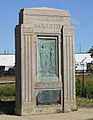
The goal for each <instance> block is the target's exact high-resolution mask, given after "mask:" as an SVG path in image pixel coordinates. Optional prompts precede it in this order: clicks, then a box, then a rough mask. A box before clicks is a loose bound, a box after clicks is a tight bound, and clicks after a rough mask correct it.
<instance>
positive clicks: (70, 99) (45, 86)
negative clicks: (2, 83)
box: [15, 8, 76, 115]
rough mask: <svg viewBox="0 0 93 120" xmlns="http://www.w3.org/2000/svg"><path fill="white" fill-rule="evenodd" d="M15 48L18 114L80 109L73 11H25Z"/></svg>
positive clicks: (16, 35)
mask: <svg viewBox="0 0 93 120" xmlns="http://www.w3.org/2000/svg"><path fill="white" fill-rule="evenodd" d="M15 45H16V108H15V113H16V114H18V115H31V114H45V113H56V112H62V111H71V110H72V109H73V108H74V107H76V102H75V66H74V28H73V26H72V25H71V22H70V14H69V12H68V11H64V10H58V9H52V8H26V9H22V10H21V11H20V13H19V25H17V26H16V28H15Z"/></svg>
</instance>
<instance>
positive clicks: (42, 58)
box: [38, 37, 57, 81]
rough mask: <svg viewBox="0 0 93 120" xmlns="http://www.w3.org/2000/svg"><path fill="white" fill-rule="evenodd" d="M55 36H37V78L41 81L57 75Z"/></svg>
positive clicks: (54, 77)
mask: <svg viewBox="0 0 93 120" xmlns="http://www.w3.org/2000/svg"><path fill="white" fill-rule="evenodd" d="M56 50H57V49H56V38H51V37H50V38H38V78H39V79H40V80H41V81H42V80H45V81H48V80H49V79H51V77H52V79H53V80H55V79H56V77H57V70H56V68H57V60H56Z"/></svg>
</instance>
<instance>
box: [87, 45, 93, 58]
mask: <svg viewBox="0 0 93 120" xmlns="http://www.w3.org/2000/svg"><path fill="white" fill-rule="evenodd" d="M88 53H91V57H93V46H92V48H90V50H89V51H88Z"/></svg>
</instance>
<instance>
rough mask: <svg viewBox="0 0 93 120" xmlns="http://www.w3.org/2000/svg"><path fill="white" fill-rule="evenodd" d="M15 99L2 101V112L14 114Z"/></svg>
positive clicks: (0, 108)
mask: <svg viewBox="0 0 93 120" xmlns="http://www.w3.org/2000/svg"><path fill="white" fill-rule="evenodd" d="M14 110H15V101H0V114H8V115H14V114H15V112H14Z"/></svg>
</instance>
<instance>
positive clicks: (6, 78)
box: [0, 76, 15, 81]
mask: <svg viewBox="0 0 93 120" xmlns="http://www.w3.org/2000/svg"><path fill="white" fill-rule="evenodd" d="M0 81H15V76H2V77H0Z"/></svg>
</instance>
